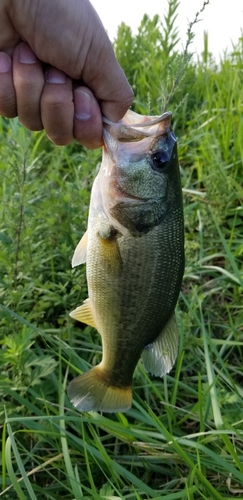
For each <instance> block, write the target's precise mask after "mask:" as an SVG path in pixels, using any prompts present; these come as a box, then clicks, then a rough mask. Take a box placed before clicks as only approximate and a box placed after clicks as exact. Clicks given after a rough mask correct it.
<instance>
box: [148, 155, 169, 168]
mask: <svg viewBox="0 0 243 500" xmlns="http://www.w3.org/2000/svg"><path fill="white" fill-rule="evenodd" d="M151 160H152V166H153V168H154V169H155V170H157V171H159V172H162V170H164V169H165V168H166V167H167V165H168V163H169V162H168V160H169V158H168V151H163V150H161V151H157V152H156V153H154V154H153V155H152V157H151Z"/></svg>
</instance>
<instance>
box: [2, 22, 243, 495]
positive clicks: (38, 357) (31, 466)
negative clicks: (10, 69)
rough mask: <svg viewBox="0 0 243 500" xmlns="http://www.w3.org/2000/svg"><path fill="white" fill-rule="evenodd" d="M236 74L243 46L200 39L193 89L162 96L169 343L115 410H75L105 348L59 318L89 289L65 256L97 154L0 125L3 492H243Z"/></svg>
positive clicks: (81, 224) (239, 87)
mask: <svg viewBox="0 0 243 500" xmlns="http://www.w3.org/2000/svg"><path fill="white" fill-rule="evenodd" d="M149 29H151V30H152V31H154V29H153V27H152V28H151V27H150V28H149ZM120 36H121V35H120ZM122 36H123V35H122ZM118 42H119V40H118ZM133 42H134V40H133ZM117 46H119V43H118V44H117ZM118 48H119V47H118ZM242 75H243V46H242V40H241V41H240V42H239V45H238V46H237V47H236V48H235V52H234V55H228V56H225V58H224V59H223V60H222V61H221V62H220V64H219V66H218V67H216V66H215V64H214V63H213V61H212V60H211V59H210V56H209V54H208V53H207V51H206V48H205V51H204V54H203V57H202V59H201V60H200V61H198V62H197V63H191V64H189V66H188V68H187V71H186V74H185V79H184V84H183V85H184V87H183V90H182V93H184V95H186V93H188V97H187V98H186V99H184V100H183V102H182V104H181V107H180V108H179V109H178V111H176V107H177V104H178V102H179V101H180V100H181V95H178V100H176V99H175V102H174V101H172V103H171V108H172V111H173V109H174V112H175V114H174V126H175V131H176V133H177V135H178V140H179V154H180V164H181V174H182V182H183V191H184V204H185V207H184V208H185V232H186V270H185V277H184V282H183V287H182V291H181V295H180V299H179V303H178V308H177V318H178V324H179V330H180V349H179V355H178V359H177V363H176V366H175V367H174V369H173V371H172V372H171V373H170V374H169V375H168V376H166V377H164V379H157V378H153V377H150V376H149V375H148V374H146V372H145V371H144V369H143V365H142V363H139V365H138V367H137V369H136V373H135V377H134V402H133V406H132V408H131V409H130V410H129V411H128V412H126V413H125V414H120V413H117V414H114V415H106V414H104V415H100V414H98V413H94V412H90V413H88V414H87V413H83V414H80V413H78V412H76V411H75V410H74V409H73V408H72V407H71V405H70V403H69V401H68V399H67V396H66V386H67V383H68V381H69V380H71V379H72V378H73V376H74V375H76V374H78V373H79V372H81V371H86V370H87V369H88V368H89V367H90V365H93V364H96V363H98V361H99V359H100V357H101V346H100V339H99V336H98V334H97V333H96V332H95V331H94V330H93V329H91V328H90V327H87V328H85V329H83V328H82V325H79V324H77V323H75V322H74V321H73V320H71V319H70V318H69V317H68V312H70V311H71V310H72V309H73V308H75V307H76V306H77V305H79V304H80V303H81V302H82V300H83V299H84V298H86V296H87V288H86V282H85V269H84V266H83V267H80V268H78V269H75V270H71V267H70V260H71V257H72V253H73V250H74V248H75V245H76V243H77V241H78V240H79V238H80V236H81V235H82V234H83V232H84V231H85V228H86V220H87V214H88V205H89V196H90V188H91V185H92V181H93V178H94V175H95V167H96V165H97V164H98V163H99V161H100V151H95V152H90V151H85V150H83V149H82V148H81V147H80V146H78V145H72V146H69V147H66V148H58V147H55V146H53V145H52V144H50V142H49V141H48V140H47V138H46V137H45V135H44V134H43V133H34V134H31V135H30V134H29V133H28V132H27V131H26V130H25V129H24V128H23V127H21V126H19V124H18V123H17V121H16V120H12V121H11V122H7V121H5V120H3V119H2V120H1V122H0V176H1V182H0V196H1V200H2V203H1V207H0V295H1V304H2V305H1V307H0V342H1V346H2V349H1V351H0V365H1V375H0V395H1V407H0V419H1V429H2V457H1V466H2V474H1V478H0V482H1V489H2V493H0V497H1V496H2V497H3V498H4V499H8V500H15V499H21V500H27V499H31V500H35V499H40V500H42V499H43V500H44V499H46V500H55V499H60V496H62V498H63V499H66V500H74V499H76V500H81V499H85V500H88V499H114V500H115V499H127V500H139V499H140V500H141V499H152V498H153V499H162V498H163V499H164V500H176V499H180V500H181V499H189V500H199V499H205V500H211V499H215V500H216V499H233V498H234V499H235V498H241V499H243V399H242V398H243V371H242V359H243V305H242V302H243V301H242V284H243V205H242V200H243V188H242V180H243V120H242V112H243V77H242ZM140 77H141V75H140V76H139V78H140ZM134 78H135V77H134ZM141 85H142V84H141ZM136 86H137V95H139V88H140V87H139V82H138V81H137V83H136ZM179 94H180V93H179ZM141 95H142V91H141ZM141 99H142V97H139V99H138V98H137V102H136V103H135V104H136V106H137V109H141V106H142V104H141ZM144 99H145V100H144V103H143V107H144V108H146V106H148V103H147V101H146V96H145V97H144ZM145 101H146V103H145ZM157 105H158V106H159V102H158V103H157ZM155 112H156V110H155Z"/></svg>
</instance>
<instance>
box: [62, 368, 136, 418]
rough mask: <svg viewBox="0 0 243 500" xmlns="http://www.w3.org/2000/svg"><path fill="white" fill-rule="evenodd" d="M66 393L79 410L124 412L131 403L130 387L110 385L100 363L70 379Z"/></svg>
mask: <svg viewBox="0 0 243 500" xmlns="http://www.w3.org/2000/svg"><path fill="white" fill-rule="evenodd" d="M67 393H68V397H69V399H70V401H71V403H72V404H73V406H75V408H77V410H79V411H91V410H93V411H105V412H108V413H114V412H124V411H126V410H128V409H129V408H130V407H131V405H132V387H117V386H115V385H111V384H110V381H109V379H108V378H106V376H105V373H104V370H103V369H102V367H101V365H98V366H95V367H94V368H92V369H91V370H89V371H88V372H87V373H84V374H83V375H79V376H78V377H76V378H75V379H74V380H72V382H70V384H69V386H68V389H67Z"/></svg>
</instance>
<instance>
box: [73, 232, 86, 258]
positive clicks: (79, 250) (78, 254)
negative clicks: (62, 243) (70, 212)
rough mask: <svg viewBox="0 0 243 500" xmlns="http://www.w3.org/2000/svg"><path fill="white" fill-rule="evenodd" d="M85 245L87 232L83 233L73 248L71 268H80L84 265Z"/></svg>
mask: <svg viewBox="0 0 243 500" xmlns="http://www.w3.org/2000/svg"><path fill="white" fill-rule="evenodd" d="M87 243H88V230H87V231H86V232H85V233H84V235H83V237H82V238H81V240H80V242H79V243H78V244H77V246H76V248H75V251H74V254H73V258H72V267H76V266H80V265H81V264H84V263H85V262H86V254H87Z"/></svg>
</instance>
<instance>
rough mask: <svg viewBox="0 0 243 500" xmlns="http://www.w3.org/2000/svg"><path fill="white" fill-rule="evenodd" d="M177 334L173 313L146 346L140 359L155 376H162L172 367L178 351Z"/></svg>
mask: <svg viewBox="0 0 243 500" xmlns="http://www.w3.org/2000/svg"><path fill="white" fill-rule="evenodd" d="M178 343H179V335H178V330H177V325H176V318H175V313H173V315H172V316H171V318H170V319H169V321H168V323H167V324H166V326H165V327H164V328H163V330H162V332H161V333H160V335H159V336H158V337H157V339H156V340H155V342H153V344H150V345H149V346H147V347H146V348H145V349H144V351H143V353H142V359H143V363H144V367H145V370H146V371H147V372H149V373H151V374H152V375H155V376H157V377H163V376H164V375H165V374H166V373H169V371H170V370H171V368H172V367H173V365H174V363H175V360H176V357H177V353H178Z"/></svg>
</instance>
